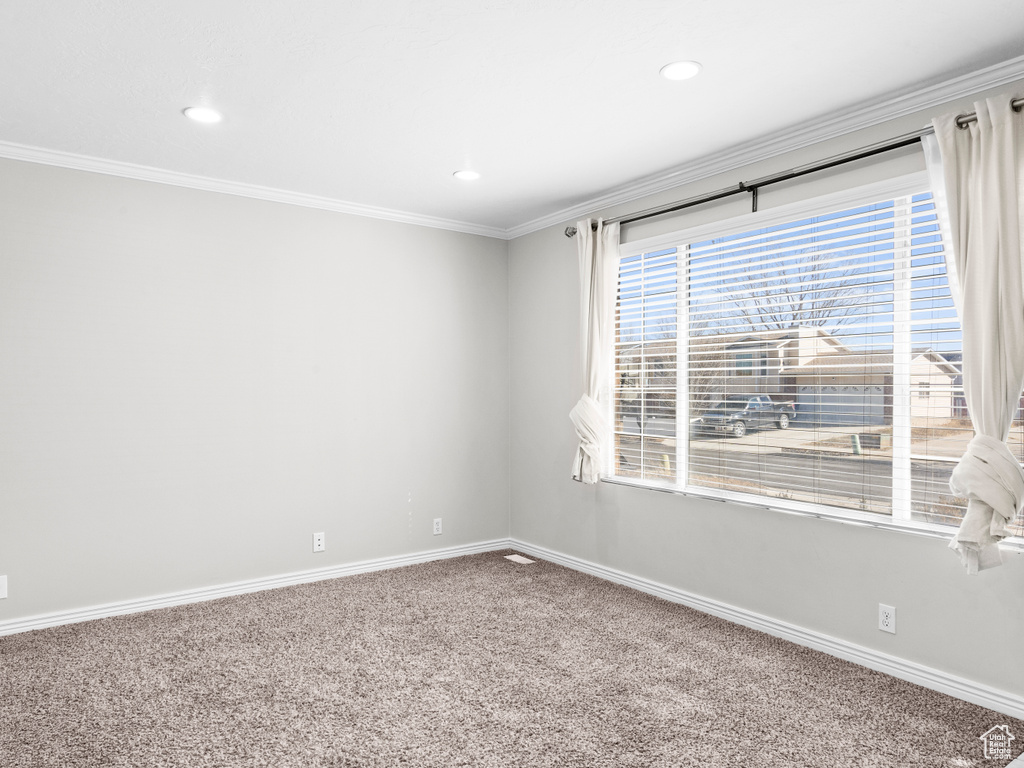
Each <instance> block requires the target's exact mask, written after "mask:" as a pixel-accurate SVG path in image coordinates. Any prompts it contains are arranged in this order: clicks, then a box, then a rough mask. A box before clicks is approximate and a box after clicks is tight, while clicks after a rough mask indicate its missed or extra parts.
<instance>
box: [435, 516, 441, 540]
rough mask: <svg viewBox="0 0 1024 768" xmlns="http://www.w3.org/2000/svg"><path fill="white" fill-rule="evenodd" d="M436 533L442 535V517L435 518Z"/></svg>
mask: <svg viewBox="0 0 1024 768" xmlns="http://www.w3.org/2000/svg"><path fill="white" fill-rule="evenodd" d="M434 535H435V536H440V535H441V518H440V517H435V518H434Z"/></svg>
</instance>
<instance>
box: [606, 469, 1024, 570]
mask: <svg viewBox="0 0 1024 768" xmlns="http://www.w3.org/2000/svg"><path fill="white" fill-rule="evenodd" d="M601 482H602V483H608V484H609V485H622V486H626V487H629V488H639V489H642V490H648V491H658V492H661V493H671V494H675V495H677V496H687V497H691V498H697V499H705V500H707V501H719V502H723V503H729V504H738V505H740V506H744V507H755V508H757V509H765V510H769V511H771V512H781V513H783V514H787V515H796V516H798V517H810V518H817V519H819V520H830V521H832V522H836V523H842V524H844V525H853V526H858V527H861V528H878V529H881V530H885V531H894V532H896V533H906V534H910V535H913V536H924V537H927V538H932V539H942V540H943V541H947V542H948V541H950V540H951V539H952V538H953V534H954V533H955V529H954V528H953V526H950V525H938V524H935V523H921V522H916V521H906V522H898V521H892V520H885V519H882V518H880V516H878V515H874V514H870V513H864V512H857V511H855V510H849V511H838V510H834V509H833V508H831V507H825V506H818V505H812V504H785V503H774V504H767V503H765V500H764V499H758V498H756V497H746V496H744V495H742V494H737V493H729V492H725V493H721V492H716V491H711V490H708V491H704V490H701V489H698V488H687V489H681V488H679V487H678V486H675V485H670V484H669V483H656V482H650V481H648V482H643V483H641V482H634V481H631V480H629V479H628V478H623V477H602V478H601ZM778 501H782V502H784V500H778ZM999 548H1000V550H1002V551H1003V552H1012V553H1015V554H1024V538H1022V537H1020V536H1013V537H1011V538H1008V539H1004V540H1003V541H1001V542H1000V543H999Z"/></svg>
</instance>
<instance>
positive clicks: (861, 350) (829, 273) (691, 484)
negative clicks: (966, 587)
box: [611, 177, 1024, 535]
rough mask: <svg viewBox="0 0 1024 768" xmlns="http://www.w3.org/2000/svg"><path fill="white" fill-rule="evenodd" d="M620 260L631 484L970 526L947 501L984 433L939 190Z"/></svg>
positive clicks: (827, 207)
mask: <svg viewBox="0 0 1024 768" xmlns="http://www.w3.org/2000/svg"><path fill="white" fill-rule="evenodd" d="M620 256H621V261H620V267H619V283H618V297H617V306H616V339H615V350H614V354H615V383H614V398H613V408H614V414H613V417H614V436H613V440H614V446H613V452H612V455H613V458H612V461H613V462H614V466H613V467H612V468H611V470H612V471H611V473H612V475H613V476H615V477H617V478H621V479H623V480H626V481H629V482H635V483H640V484H644V485H652V486H659V487H669V488H675V489H680V490H685V491H687V492H692V493H699V494H704V495H711V496H717V497H725V498H733V499H736V500H739V501H748V502H751V501H752V502H755V503H760V504H766V503H768V504H771V505H772V506H783V507H787V508H793V509H801V510H805V511H812V512H815V513H816V514H817V513H821V511H822V510H827V511H828V512H831V513H833V514H838V515H840V516H844V517H856V518H861V519H869V520H876V521H877V520H883V521H887V522H889V523H893V524H896V525H901V526H902V525H905V526H910V527H923V528H936V529H939V530H941V528H939V526H944V525H949V524H952V523H956V522H957V521H958V520H959V519H960V517H962V515H963V508H964V504H965V502H964V500H963V499H957V498H953V497H952V496H951V494H950V491H949V487H948V482H949V475H950V472H951V471H952V469H953V467H954V466H955V464H956V462H957V460H958V459H959V457H960V456H961V455H962V453H963V451H964V448H965V446H966V444H967V442H968V441H969V440H970V438H971V437H972V435H973V431H972V428H971V424H970V420H969V418H968V416H967V413H966V408H965V406H964V397H963V384H962V375H961V370H960V360H961V353H962V344H961V333H960V325H959V320H958V318H957V315H956V311H955V308H954V306H953V301H952V298H951V295H950V290H949V284H948V281H947V279H946V271H945V259H944V254H943V245H942V241H941V236H940V233H939V227H938V221H937V216H936V212H935V207H934V204H933V203H932V200H931V195H930V193H929V192H928V190H927V187H926V183H925V182H924V181H923V179H921V178H920V177H912V178H908V179H901V180H897V181H894V182H892V183H890V184H888V185H885V186H884V187H881V186H875V187H873V188H871V189H868V190H861V191H855V192H851V193H848V194H845V195H843V196H842V197H836V196H833V197H831V198H828V199H822V200H818V201H814V202H812V203H810V204H806V203H805V204H802V205H800V206H797V207H787V208H786V209H777V210H776V211H774V212H764V213H762V214H751V215H748V216H745V217H742V218H741V219H738V220H736V221H733V222H725V223H722V224H719V225H717V226H716V227H713V228H708V227H702V228H700V229H696V230H692V231H688V232H682V233H676V234H675V235H672V236H670V237H668V238H665V237H662V238H658V239H657V240H655V241H647V242H643V243H637V244H627V245H624V246H623V247H622V249H621V251H620ZM1014 434H1015V437H1014V438H1011V446H1012V447H1014V450H1015V452H1021V453H1022V458H1024V448H1022V446H1024V426H1022V425H1021V423H1020V422H1018V423H1016V424H1015V426H1014ZM1013 440H1016V443H1014V442H1012V441H1013ZM766 500H768V501H766ZM1022 532H1024V531H1020V530H1018V531H1016V533H1017V534H1018V535H1020V534H1021V533H1022Z"/></svg>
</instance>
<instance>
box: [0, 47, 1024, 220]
mask: <svg viewBox="0 0 1024 768" xmlns="http://www.w3.org/2000/svg"><path fill="white" fill-rule="evenodd" d="M1021 79H1024V56H1018V57H1017V58H1015V59H1010V60H1009V61H1004V62H1002V63H1000V64H995V65H993V66H991V67H986V68H985V69H981V70H978V71H976V72H971V73H968V74H966V75H961V76H959V77H955V78H953V79H951V80H945V81H943V82H940V83H936V84H932V85H928V86H925V87H923V88H916V89H910V90H906V91H900V92H897V93H894V94H890V95H889V96H887V97H885V98H883V99H880V100H876V101H871V102H864V103H862V104H860V105H858V106H856V107H852V108H850V109H848V110H846V111H843V112H840V113H838V114H835V115H831V116H829V117H826V118H822V119H820V120H814V121H809V122H806V123H804V124H803V125H801V126H799V127H797V128H787V129H784V130H781V131H777V132H775V133H772V134H769V135H767V136H764V137H761V138H759V139H756V140H754V141H750V142H747V143H745V144H739V145H736V146H734V147H731V148H729V149H725V150H722V151H721V152H717V153H715V154H713V155H708V156H707V157H704V158H701V159H700V160H697V161H694V162H689V163H684V164H682V165H678V166H675V167H674V168H670V169H668V170H666V171H662V172H660V173H657V174H654V175H652V176H648V177H646V178H644V179H640V180H639V181H636V182H633V183H632V184H628V185H625V186H621V187H617V188H616V189H615V190H614V191H613V192H609V193H607V194H604V195H599V196H597V197H593V198H590V199H588V200H586V201H584V202H582V203H578V204H576V205H573V206H571V207H569V208H563V209H561V210H559V211H555V212H554V213H551V214H548V215H545V216H541V217H540V218H537V219H533V220H531V221H528V222H525V223H523V224H519V225H517V226H514V227H509V228H504V229H503V228H500V227H490V226H485V225H482V224H474V223H472V222H468V221H457V220H454V219H443V218H439V217H435V216H424V215H421V214H416V213H409V212H407V211H397V210H393V209H390V208H378V207H376V206H371V205H362V204H360V203H351V202H347V201H345V200H337V199H334V198H330V197H322V196H318V195H309V194H305V193H302V192H292V191H289V190H284V189H275V188H272V187H262V186H258V185H255V184H245V183H242V182H234V181H224V180H220V179H212V178H209V177H206V176H197V175H193V174H188V173H179V172H176V171H168V170H164V169H161V168H153V167H151V166H146V165H136V164H133V163H125V162H121V161H117V160H106V159H103V158H98V157H91V156H88V155H79V154H75V153H72V152H62V151H59V150H50V149H42V148H40V147H32V146H27V145H24V144H15V143H12V142H4V141H0V158H7V159H9V160H22V161H25V162H30V163H40V164H43V165H52V166H56V167H60V168H69V169H72V170H79V171H90V172H92V173H103V174H106V175H109V176H120V177H123V178H128V179H136V180H139V181H152V182H156V183H158V184H170V185H173V186H178V187H186V188H188V189H197V190H202V191H205V192H219V193H221V194H226V195H236V196H239V197H249V198H253V199H256V200H266V201H268V202H274V203H285V204H287V205H298V206H302V207H305V208H317V209H320V210H325V211H334V212H336V213H347V214H351V215H353V216H365V217H369V218H372V219H382V220H385V221H393V222H397V223H401V224H413V225H416V226H421V227H430V228H433V229H445V230H450V231H453V232H463V233H466V234H470V235H481V236H483V237H493V238H497V239H499V240H512V239H515V238H517V237H521V236H523V235H528V234H530V233H531V232H536V231H538V230H541V229H544V228H546V227H550V226H555V225H560V226H563V225H564V224H565V223H566V222H575V221H576V220H577V219H578V218H580V217H583V216H590V215H592V214H593V213H594V212H595V211H600V210H604V209H606V208H611V207H612V206H615V205H621V204H623V203H629V202H632V201H634V200H639V199H641V198H644V197H647V196H649V195H653V194H657V193H659V192H665V191H667V190H671V189H675V188H677V187H681V186H683V185H685V184H690V183H693V182H695V181H700V180H701V179H706V178H709V177H711V176H715V175H717V174H719V173H725V172H728V171H731V170H735V169H737V168H742V167H744V166H747V165H750V164H751V163H755V162H758V161H760V160H766V159H768V158H771V157H776V156H778V155H782V154H785V153H787V152H792V151H795V150H798V149H802V148H803V147H808V146H811V145H813V144H818V143H820V142H823V141H828V140H829V139H834V138H837V137H840V136H844V135H846V134H849V133H853V132H855V131H858V130H861V129H864V128H870V127H872V126H875V125H879V124H880V123H884V122H887V121H889V120H895V119H897V118H900V117H904V116H906V115H910V114H913V113H915V112H919V111H922V110H926V109H931V108H933V107H936V106H939V105H941V104H945V103H948V102H950V101H953V100H955V99H959V98H962V97H965V96H970V95H972V94H975V93H978V92H979V91H984V90H987V89H989V88H998V87H999V86H1002V85H1006V84H1008V83H1012V82H1014V81H1017V80H1021Z"/></svg>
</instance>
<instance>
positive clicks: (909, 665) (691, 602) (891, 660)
mask: <svg viewBox="0 0 1024 768" xmlns="http://www.w3.org/2000/svg"><path fill="white" fill-rule="evenodd" d="M511 547H512V548H513V549H516V550H518V551H520V552H522V553H523V554H525V555H533V556H534V557H536V558H539V559H541V560H548V561H550V562H552V563H557V564H559V565H564V566H565V567H566V568H572V569H573V570H575V571H582V572H583V573H589V574H590V575H591V576H597V577H598V578H600V579H604V580H606V581H611V582H614V583H616V584H622V585H623V586H626V587H631V588H632V589H636V590H639V591H641V592H646V593H647V594H650V595H654V596H656V597H660V598H663V599H665V600H668V601H670V602H673V603H681V604H682V605H686V606H689V607H690V608H695V609H697V610H698V611H701V612H703V613H709V614H711V615H712V616H718V617H719V618H722V619H726V620H727V621H731V622H733V623H734V624H741V625H743V626H744V627H750V628H751V629H756V630H759V631H761V632H765V633H766V634H769V635H772V636H774V637H779V638H782V639H783V640H789V641H790V642H793V643H796V644H797V645H802V646H805V647H807V648H813V649H814V650H816V651H822V652H824V653H827V654H829V655H831V656H836V657H837V658H840V659H845V660H846V661H852V662H854V663H855V664H860V665H861V666H863V667H867V668H868V669H874V670H876V671H878V672H884V673H885V674H887V675H892V676H893V677H897V678H899V679H901V680H906V681H908V682H911V683H915V684H917V685H920V686H922V687H924V688H929V689H931V690H933V691H939V692H940V693H945V694H948V695H949V696H954V697H956V698H958V699H962V700H964V701H969V702H971V703H972V704H978V705H979V706H982V707H987V708H989V709H992V710H995V711H996V712H1001V713H1002V714H1004V715H1009V716H1010V717H1016V718H1018V719H1021V720H1024V696H1019V695H1015V694H1012V693H1008V692H1007V691H1002V690H999V689H997V688H992V687H990V686H987V685H982V684H980V683H975V682H973V681H971V680H966V679H964V678H961V677H957V676H956V675H951V674H949V673H947V672H943V671H941V670H938V669H934V668H932V667H926V666H924V665H923V664H917V663H915V662H912V661H907V660H905V659H900V658H898V657H896V656H890V655H889V654H887V653H882V652H880V651H876V650H873V649H871V648H865V647H863V646H860V645H856V644H855V643H851V642H848V641H846V640H840V639H838V638H835V637H830V636H829V635H824V634H821V633H819V632H813V631H811V630H808V629H804V628H803V627H798V626H796V625H795V624H788V623H786V622H784V621H779V620H778V619H773V618H771V617H769V616H762V615H761V614H758V613H753V612H752V611H748V610H745V609H743V608H737V607H735V606H732V605H729V604H727V603H721V602H718V601H717V600H711V599H709V598H706V597H701V596H700V595H695V594H693V593H691V592H686V591H684V590H681V589H676V588H675V587H670V586H667V585H665V584H659V583H658V582H655V581H650V580H648V579H644V578H640V577H639V576H633V575H631V574H628V573H624V572H623V571H618V570H615V569H614V568H607V567H605V566H603V565H597V564H596V563H591V562H589V561H587V560H581V559H580V558H577V557H572V556H571V555H565V554H562V553H561V552H555V551H553V550H550V549H546V548H544V547H539V546H536V545H534V544H528V543H527V542H525V541H519V540H517V539H512V541H511Z"/></svg>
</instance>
